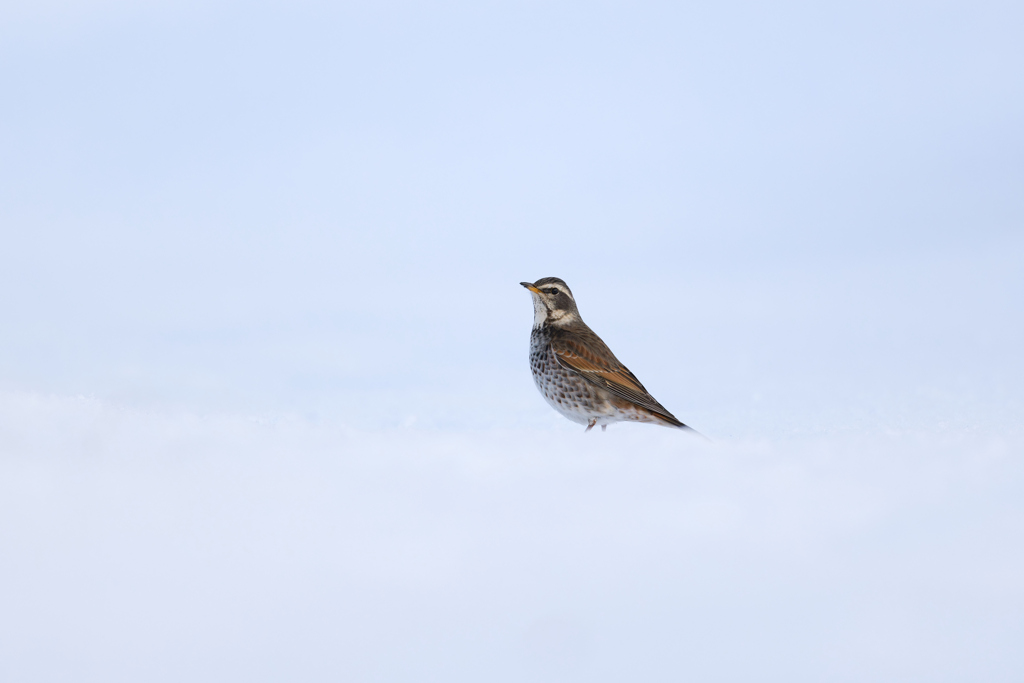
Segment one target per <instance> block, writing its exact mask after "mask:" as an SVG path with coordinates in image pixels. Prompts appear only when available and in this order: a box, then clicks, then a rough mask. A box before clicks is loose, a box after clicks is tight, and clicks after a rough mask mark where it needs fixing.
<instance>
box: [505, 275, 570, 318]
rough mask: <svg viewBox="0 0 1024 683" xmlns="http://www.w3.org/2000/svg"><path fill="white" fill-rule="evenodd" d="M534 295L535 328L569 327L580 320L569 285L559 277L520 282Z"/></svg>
mask: <svg viewBox="0 0 1024 683" xmlns="http://www.w3.org/2000/svg"><path fill="white" fill-rule="evenodd" d="M519 284H521V285H522V286H523V287H526V288H527V289H528V290H530V293H531V294H532V295H533V326H534V327H540V326H542V325H568V324H569V323H572V322H575V321H577V320H579V319H580V312H579V311H578V310H577V309H576V300H575V299H573V298H572V292H571V291H570V290H569V285H567V284H565V282H563V281H562V280H560V279H558V278H557V277H542V278H541V279H539V280H537V281H536V282H534V283H529V282H520V283H519Z"/></svg>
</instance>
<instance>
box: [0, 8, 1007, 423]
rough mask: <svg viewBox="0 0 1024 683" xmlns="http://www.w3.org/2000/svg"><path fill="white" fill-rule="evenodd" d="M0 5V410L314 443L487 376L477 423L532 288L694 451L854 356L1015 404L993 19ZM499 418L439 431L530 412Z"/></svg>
mask: <svg viewBox="0 0 1024 683" xmlns="http://www.w3.org/2000/svg"><path fill="white" fill-rule="evenodd" d="M6 12H7V14H8V18H7V19H6V20H5V22H4V24H5V26H6V29H5V31H4V36H5V38H4V40H3V47H2V48H0V65H2V66H0V84H2V86H3V90H4V92H5V93H6V98H5V99H6V101H7V102H8V105H7V106H5V107H4V108H3V110H2V111H0V136H2V137H0V144H2V149H3V153H2V156H0V159H2V161H0V181H2V182H0V193H2V195H0V196H2V201H0V222H2V225H3V226H4V234H5V241H6V244H7V246H6V248H5V250H4V251H5V257H4V258H5V263H4V268H3V270H2V274H0V278H3V283H2V284H3V288H4V289H5V290H6V291H7V292H8V294H7V296H5V297H4V299H3V302H2V304H0V305H2V307H3V308H2V314H3V316H4V318H5V319H6V320H7V321H8V324H6V325H5V326H4V329H3V332H2V334H0V349H2V350H3V353H2V354H0V358H2V359H3V360H2V361H0V363H2V364H0V369H2V373H0V378H2V381H3V383H4V385H6V386H8V387H9V388H15V389H23V390H26V389H27V390H33V389H40V390H47V391H56V392H59V393H85V394H87V395H98V396H101V397H104V396H105V397H110V398H112V399H115V400H123V401H128V402H129V403H132V402H135V401H144V402H152V401H156V402H158V403H160V402H168V401H169V402H172V403H176V404H181V405H185V406H190V405H191V406H196V407H199V408H200V409H228V410H230V409H241V410H249V409H252V410H264V409H272V410H289V409H298V410H306V411H313V412H316V413H317V414H327V415H330V414H332V411H336V410H337V409H338V408H339V405H338V402H339V401H340V402H341V403H346V402H347V399H344V398H342V397H344V396H349V397H351V396H352V395H354V394H359V393H361V392H364V391H366V390H372V391H384V392H388V391H392V392H397V391H405V390H412V389H413V388H415V390H416V391H426V392H428V393H429V392H430V391H438V392H445V391H451V392H456V393H458V392H464V391H466V390H467V387H466V385H465V384H464V383H463V382H464V379H465V378H467V377H469V378H472V380H473V381H474V382H475V381H477V378H479V377H480V376H481V375H484V376H493V377H498V378H500V379H499V380H498V381H496V383H495V384H493V385H491V386H488V387H487V389H486V391H485V392H484V393H485V394H487V395H488V396H489V397H491V396H493V397H494V398H495V400H496V401H497V400H498V399H497V396H498V395H499V394H502V393H504V392H506V391H508V390H507V389H502V387H503V386H505V387H507V386H510V383H511V382H513V381H515V380H514V378H515V377H519V380H522V377H521V376H522V375H523V372H522V371H523V369H524V367H525V366H524V363H523V355H524V353H525V351H524V348H525V344H526V341H525V339H526V335H527V332H528V329H527V328H528V325H529V303H528V300H527V298H526V297H525V296H524V293H523V292H522V291H520V290H519V289H518V285H517V284H516V283H518V282H519V281H521V280H524V279H535V278H538V277H542V276H546V275H557V276H560V277H563V278H565V279H566V280H567V281H568V282H569V283H570V285H571V286H572V287H573V288H574V290H575V291H576V293H577V295H578V297H579V299H580V306H581V310H582V312H583V314H584V316H585V317H586V319H588V320H590V321H591V322H592V323H593V325H594V326H595V327H596V328H597V329H598V331H599V333H601V334H604V335H605V336H606V337H611V339H610V341H611V343H612V345H613V348H616V349H618V350H619V354H620V356H623V359H624V360H625V361H626V362H627V364H630V365H632V366H635V365H637V364H638V363H640V364H643V363H644V362H645V360H644V359H645V358H651V359H652V360H651V361H648V364H647V365H646V366H644V367H643V372H642V373H641V377H643V378H644V379H645V382H647V383H649V384H653V385H654V387H656V388H658V390H659V391H658V392H656V393H657V394H658V395H662V396H666V398H665V401H667V402H669V403H670V404H672V405H676V406H679V405H680V402H682V401H686V402H687V403H686V404H685V407H686V411H693V410H696V411H700V410H703V409H705V408H706V409H708V414H706V415H703V414H702V415H701V418H702V419H703V420H705V421H706V422H707V424H708V425H709V426H713V428H714V430H715V431H722V430H725V431H729V430H739V432H740V433H747V430H746V429H744V428H743V427H742V423H744V421H743V420H741V421H740V423H741V424H735V423H728V421H724V422H722V423H721V424H718V423H716V420H718V419H722V415H721V414H722V413H723V412H735V411H736V410H738V409H741V408H743V409H745V408H746V407H747V406H746V405H745V403H744V402H746V401H748V399H749V396H748V394H749V393H750V386H751V385H754V384H762V385H764V384H765V383H767V384H773V385H780V386H779V390H780V391H782V390H783V389H784V387H782V386H781V383H783V382H784V381H785V380H787V379H793V380H795V381H797V382H799V381H803V380H804V379H806V380H808V381H811V380H813V377H819V378H820V377H821V376H822V373H825V374H830V375H834V376H835V380H836V381H837V382H840V383H842V382H843V381H846V380H845V379H844V378H847V379H849V370H850V366H851V364H852V366H854V368H855V373H857V374H856V376H857V377H859V376H860V373H861V372H863V370H864V369H866V368H870V367H876V368H877V369H878V370H879V371H881V372H883V373H885V374H886V375H889V376H892V382H893V383H894V384H895V386H890V387H886V388H885V390H886V391H897V392H899V391H901V390H902V389H903V388H904V387H901V386H900V384H901V383H902V382H905V381H919V380H920V379H921V378H920V377H904V376H901V375H900V372H902V370H903V369H904V368H905V367H906V366H908V365H910V366H913V365H914V364H919V363H922V362H924V361H923V360H922V357H924V358H926V359H927V358H930V357H931V356H935V355H937V356H939V358H935V359H933V361H934V362H933V363H932V364H931V365H928V366H927V367H925V368H923V369H922V372H921V373H920V374H922V375H926V376H931V377H932V379H933V380H936V378H938V377H939V376H940V375H942V374H943V373H946V372H949V371H952V372H955V373H959V374H960V375H964V374H965V373H966V375H967V376H969V377H971V378H973V379H975V380H977V381H978V382H983V381H985V382H988V381H989V380H991V379H992V378H991V377H989V375H991V374H992V365H991V364H992V363H993V362H999V363H1000V364H1001V365H1002V366H1007V365H1009V366H1011V367H1004V368H1002V369H1001V370H1000V372H1001V373H1003V374H1005V372H1006V371H1009V372H1011V373H1012V376H1013V377H1014V378H1015V381H1016V380H1019V379H1020V378H1021V373H1022V370H1021V366H1020V362H1019V360H1018V355H1017V354H1016V353H1011V352H1010V348H1012V347H1014V346H1015V345H1017V344H1019V342H1020V341H1021V339H1022V337H1021V334H1022V333H1021V325H1020V323H1019V322H1018V321H1019V318H1020V316H1017V315H1014V313H1019V312H1020V308H1021V306H1020V303H1021V298H1020V296H1019V295H1018V294H1017V292H1020V291H1021V289H1022V288H1021V287H1020V286H1019V285H1020V283H1021V276H1020V270H1021V269H1020V268H1019V267H1018V264H1019V262H1020V260H1019V259H1020V258H1021V255H1022V254H1024V250H1022V246H1021V241H1020V238H1019V236H1020V226H1021V224H1022V219H1024V193H1022V190H1021V188H1022V187H1024V161H1022V159H1024V133H1022V130H1024V128H1022V126H1021V121H1022V120H1024V82H1022V80H1024V76H1022V72H1024V69H1022V68H1021V67H1020V65H1021V64H1024V45H1022V43H1021V41H1020V40H1019V35H1018V33H1017V31H1016V30H1015V27H1016V26H1018V25H1019V21H1020V20H1021V19H1022V16H1021V15H1022V12H1021V10H1020V8H1019V6H1017V5H1015V4H1013V3H1002V4H1000V3H981V4H976V3H972V4H967V3H940V4H936V3H895V4H893V3H856V4H849V5H832V6H828V7H822V6H819V5H818V4H815V3H788V4H774V5H771V4H763V3H716V4H715V5H713V6H712V5H707V6H703V7H701V6H686V5H680V4H678V3H664V4H659V3H590V4H587V3H581V4H571V3H442V4H436V5H435V4H419V3H349V4H344V5H342V6H340V7H338V6H334V4H331V3H256V4H237V3H215V4H213V5H211V6H205V7H198V6H192V5H187V4H186V5H181V6H175V5H173V4H170V3H164V4H159V3H158V4H153V5H148V4H133V3H107V4H103V3H97V4H95V5H92V4H90V3H69V4H63V3H52V4H48V5H41V6H40V7H39V8H38V9H32V8H30V7H29V6H24V7H19V6H17V5H14V6H13V7H8V8H7V9H6ZM940 337H941V338H942V340H943V341H941V342H938V343H939V345H941V346H942V348H941V349H936V348H934V347H935V346H936V343H937V342H936V339H937V338H940ZM411 340H415V342H416V343H414V344H411V343H409V342H410V341H411ZM624 345H625V348H624ZM630 345H631V346H630ZM804 347H806V348H804ZM794 351H796V352H797V354H796V355H794ZM808 353H809V354H810V355H811V356H812V358H810V359H808V358H807V355H808ZM819 354H823V355H826V356H832V358H831V359H823V360H821V363H822V365H821V366H820V367H818V368H816V369H814V370H811V369H808V368H805V367H802V366H803V364H804V361H805V360H814V358H813V357H814V356H816V355H819ZM655 355H657V357H658V359H659V361H654V360H653V357H654V356H655ZM950 357H953V358H952V359H951V358H950ZM662 360H667V361H668V363H662V362H661V361H662ZM744 363H746V365H744ZM772 364H775V365H777V366H778V369H779V371H778V373H777V374H776V373H775V372H774V371H773V370H772V369H771V368H770V367H769V366H770V365H772ZM953 366H955V367H953ZM469 368H471V369H472V371H471V372H467V369H469ZM737 368H740V369H739V370H738V369H737ZM950 368H952V370H951V369H950ZM634 370H636V371H637V372H638V373H639V372H640V369H639V368H636V367H634ZM747 371H750V372H752V373H754V374H753V375H746V374H745V373H746V372H747ZM894 373H895V374H894ZM766 374H767V375H769V376H768V377H765V376H764V375H766ZM805 376H806V377H805ZM688 387H693V390H690V389H689V388H688ZM993 388H999V387H993ZM1005 388H1006V387H1002V389H1005ZM512 391H514V392H516V393H515V395H514V397H513V398H511V399H509V398H508V395H507V394H506V396H505V398H504V399H502V401H505V400H508V401H510V403H504V402H502V403H494V404H487V405H486V406H485V408H484V410H483V411H482V413H481V414H476V415H473V416H472V418H471V420H470V421H471V422H472V421H476V420H487V419H488V416H492V415H493V414H494V413H496V412H503V411H507V410H514V411H522V410H523V409H524V408H528V407H530V406H534V405H535V404H536V401H535V397H534V396H532V395H531V394H530V392H532V388H531V387H530V385H529V382H528V381H518V384H516V385H515V388H514V389H513V390H512ZM759 391H761V393H764V392H765V391H768V392H769V393H771V388H770V387H768V386H762V387H761V388H760V389H759ZM717 393H724V394H726V395H725V396H718V395H715V394H717ZM393 395H395V396H397V394H393ZM668 396H671V401H669V399H668V398H667V397H668ZM1016 396H1017V398H1019V397H1020V395H1019V393H1018V394H1016ZM837 398H838V397H837ZM821 399H822V397H821V396H819V397H817V398H816V399H815V400H814V401H813V403H814V404H816V405H817V404H819V403H820V401H821ZM380 400H382V401H385V402H387V399H386V398H383V397H381V399H380ZM397 400H398V402H399V403H402V402H408V401H407V399H405V398H402V399H397ZM487 400H489V399H486V400H485V403H486V402H487ZM720 400H721V401H725V402H726V403H725V404H723V405H718V403H717V402H718V401H720ZM712 403H714V404H715V408H714V409H712V408H711V404H712ZM332 405H333V407H331V406H332ZM537 407H538V408H542V407H543V406H537ZM808 407H810V406H808ZM351 408H352V407H351V406H348V407H347V408H346V409H351ZM389 410H395V407H394V406H389ZM324 411H326V412H324ZM407 412H409V413H411V414H422V416H423V417H424V418H425V419H426V418H430V417H431V416H433V417H434V418H438V416H437V415H436V414H435V413H436V411H435V410H433V409H430V408H428V407H424V408H423V409H422V410H416V409H414V408H409V409H408V410H407ZM371 413H373V411H369V410H367V411H364V413H363V414H362V416H361V419H365V420H369V421H372V422H379V423H381V424H386V423H387V422H388V417H387V416H385V415H384V414H382V413H380V414H371ZM716 413H718V416H717V417H716V415H715V414H716ZM505 419H506V418H504V417H498V418H497V420H498V421H499V422H501V421H504V420H505ZM508 419H511V418H508ZM727 423H728V424H727ZM760 429H762V426H757V427H755V428H754V429H753V430H752V431H753V432H755V433H756V432H758V431H759V430H760Z"/></svg>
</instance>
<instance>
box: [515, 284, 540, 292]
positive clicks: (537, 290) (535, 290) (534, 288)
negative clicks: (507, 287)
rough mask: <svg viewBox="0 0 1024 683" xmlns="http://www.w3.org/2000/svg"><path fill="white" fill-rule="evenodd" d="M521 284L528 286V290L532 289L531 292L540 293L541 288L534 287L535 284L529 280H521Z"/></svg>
mask: <svg viewBox="0 0 1024 683" xmlns="http://www.w3.org/2000/svg"><path fill="white" fill-rule="evenodd" d="M519 284H521V285H522V286H523V287H526V288H527V289H528V290H530V291H531V292H536V293H537V294H540V290H539V289H537V288H536V287H534V286H533V285H532V284H531V283H529V282H520V283H519Z"/></svg>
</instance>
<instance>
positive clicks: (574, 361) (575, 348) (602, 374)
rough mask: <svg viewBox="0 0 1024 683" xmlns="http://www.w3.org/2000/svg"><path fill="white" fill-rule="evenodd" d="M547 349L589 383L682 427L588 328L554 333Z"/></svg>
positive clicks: (559, 361)
mask: <svg viewBox="0 0 1024 683" xmlns="http://www.w3.org/2000/svg"><path fill="white" fill-rule="evenodd" d="M551 350H552V351H554V352H555V358H556V359H558V363H559V364H560V365H561V366H562V367H564V368H568V369H569V370H572V371H573V372H575V373H577V374H578V375H579V376H580V377H582V378H583V379H585V380H587V381H588V382H590V383H591V384H594V385H596V386H599V387H601V388H602V389H605V390H607V391H610V392H611V393H612V394H614V395H616V396H618V397H619V398H622V399H625V400H627V401H629V402H631V403H635V404H636V405H638V406H640V407H643V408H646V409H647V410H649V411H651V412H652V413H656V414H657V415H658V417H661V418H663V419H664V420H665V421H666V422H669V423H671V424H673V425H676V426H678V427H683V426H685V425H683V423H682V422H680V421H679V420H677V419H676V418H675V416H673V415H672V413H670V412H668V411H667V410H665V408H664V406H662V405H661V404H660V403H658V402H657V401H656V400H655V399H654V397H653V396H651V395H650V394H649V393H647V390H646V389H644V385H643V384H640V380H638V379H637V378H636V376H635V375H633V373H632V372H630V371H629V368H627V367H626V366H625V365H623V364H622V363H620V362H619V360H618V359H617V358H616V357H615V356H614V354H612V352H611V350H610V349H609V348H608V346H607V345H606V344H605V343H604V342H603V341H601V338H600V337H598V336H597V335H596V334H594V333H593V331H591V330H590V329H589V328H588V329H586V331H578V330H574V331H573V334H572V336H569V335H568V334H564V333H563V334H556V335H554V336H553V337H552V339H551Z"/></svg>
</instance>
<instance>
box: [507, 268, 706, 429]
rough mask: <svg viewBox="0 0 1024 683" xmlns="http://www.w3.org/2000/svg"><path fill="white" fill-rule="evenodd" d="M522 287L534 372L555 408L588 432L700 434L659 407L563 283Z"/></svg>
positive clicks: (544, 281)
mask: <svg viewBox="0 0 1024 683" xmlns="http://www.w3.org/2000/svg"><path fill="white" fill-rule="evenodd" d="M519 284H521V285H522V286H523V287H526V289H528V290H530V293H531V294H532V296H533V313H534V316H533V331H532V332H531V333H530V369H531V370H532V371H533V380H534V382H536V384H537V389H539V390H540V393H541V394H542V395H543V396H544V398H545V400H547V402H548V404H549V405H550V406H551V407H552V408H554V409H555V410H556V411H558V412H559V413H560V414H561V415H563V416H564V417H566V418H568V419H570V420H572V421H573V422H576V423H579V424H585V425H587V428H586V429H585V430H584V431H586V432H589V431H590V430H591V429H593V428H594V427H595V426H596V425H601V431H604V430H606V429H607V428H608V425H609V424H612V423H613V422H623V421H625V422H647V423H652V424H658V425H663V426H665V427H675V428H678V429H685V430H689V431H692V432H694V433H695V434H700V433H699V432H697V431H696V430H694V429H693V428H692V427H690V426H688V425H685V424H683V423H682V422H680V421H679V420H678V419H676V417H675V416H674V415H673V414H672V413H670V412H669V411H668V410H666V409H665V407H664V406H663V405H661V404H660V403H658V401H657V400H655V398H654V397H653V396H651V394H650V393H649V392H648V391H647V389H645V388H644V385H643V384H641V383H640V380H638V379H637V378H636V375H634V374H633V373H632V372H630V371H629V368H627V367H626V366H625V365H623V364H622V363H620V362H619V359H618V358H616V357H615V354H613V353H612V351H611V349H609V348H608V345H607V344H605V343H604V342H603V341H602V340H601V338H600V337H599V336H597V334H596V333H595V332H594V331H593V330H592V329H590V327H589V326H588V325H587V324H586V323H585V322H583V319H582V318H581V317H580V312H579V309H577V308H576V299H575V298H574V297H573V295H572V291H571V290H570V289H569V285H567V284H565V281H564V280H561V279H559V278H557V277H544V278H541V279H539V280H537V281H536V282H520V283H519ZM701 436H703V435H701Z"/></svg>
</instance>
